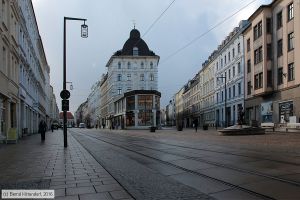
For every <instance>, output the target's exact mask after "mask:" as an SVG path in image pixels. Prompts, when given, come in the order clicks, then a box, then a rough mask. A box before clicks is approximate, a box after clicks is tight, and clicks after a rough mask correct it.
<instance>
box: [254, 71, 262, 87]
mask: <svg viewBox="0 0 300 200" xmlns="http://www.w3.org/2000/svg"><path fill="white" fill-rule="evenodd" d="M262 81H263V73H262V72H261V73H259V74H256V75H255V76H254V89H260V88H262V87H263V82H262Z"/></svg>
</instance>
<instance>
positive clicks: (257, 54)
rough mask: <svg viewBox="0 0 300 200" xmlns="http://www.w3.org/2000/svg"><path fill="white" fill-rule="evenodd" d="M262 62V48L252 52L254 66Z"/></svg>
mask: <svg viewBox="0 0 300 200" xmlns="http://www.w3.org/2000/svg"><path fill="white" fill-rule="evenodd" d="M262 60H263V56H262V46H260V47H259V48H258V49H256V50H255V51H254V64H258V63H260V62H261V61H262Z"/></svg>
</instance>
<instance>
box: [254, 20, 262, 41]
mask: <svg viewBox="0 0 300 200" xmlns="http://www.w3.org/2000/svg"><path fill="white" fill-rule="evenodd" d="M261 35H262V22H261V21H260V22H258V23H257V24H256V25H255V26H254V28H253V37H254V40H256V39H257V38H259V37H260V36H261Z"/></svg>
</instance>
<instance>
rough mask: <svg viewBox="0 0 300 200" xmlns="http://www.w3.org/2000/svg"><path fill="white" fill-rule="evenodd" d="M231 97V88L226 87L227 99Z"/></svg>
mask: <svg viewBox="0 0 300 200" xmlns="http://www.w3.org/2000/svg"><path fill="white" fill-rule="evenodd" d="M230 98H231V88H229V89H228V99H230Z"/></svg>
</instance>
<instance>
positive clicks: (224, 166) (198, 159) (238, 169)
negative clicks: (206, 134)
mask: <svg viewBox="0 0 300 200" xmlns="http://www.w3.org/2000/svg"><path fill="white" fill-rule="evenodd" d="M101 136H102V137H103V135H101ZM91 137H93V136H91ZM104 137H105V138H107V139H111V140H116V139H115V138H113V139H112V138H110V137H107V136H104ZM117 141H119V142H123V141H120V140H117ZM126 144H128V142H126ZM131 144H132V143H131ZM133 145H135V146H138V147H142V148H145V149H151V150H154V151H158V152H161V153H167V154H170V155H174V156H180V157H183V158H186V159H189V160H194V161H200V162H204V163H206V164H210V165H215V166H217V167H222V168H226V169H230V170H235V171H239V172H242V173H245V174H251V175H256V176H259V177H264V178H268V179H272V180H276V181H280V182H284V183H288V184H292V185H295V186H299V187H300V183H299V182H296V181H292V180H287V179H282V178H278V177H276V176H271V175H268V174H264V173H261V172H258V171H254V170H247V169H243V168H238V167H235V166H232V165H226V164H223V163H218V162H213V161H208V160H205V159H202V158H197V157H191V156H186V155H183V154H179V153H173V152H169V151H166V150H161V149H155V148H151V147H146V146H143V145H139V144H133Z"/></svg>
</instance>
